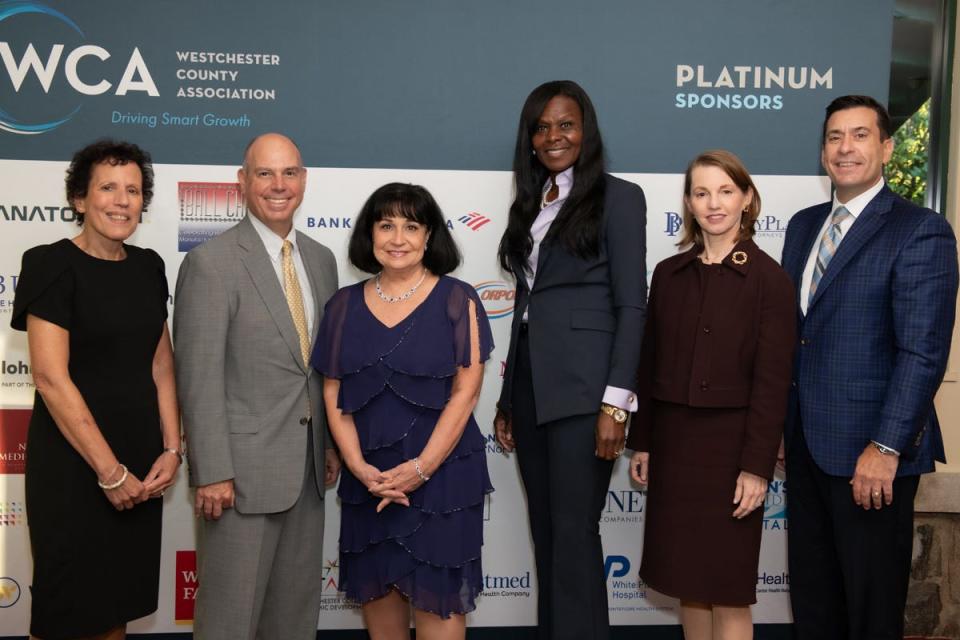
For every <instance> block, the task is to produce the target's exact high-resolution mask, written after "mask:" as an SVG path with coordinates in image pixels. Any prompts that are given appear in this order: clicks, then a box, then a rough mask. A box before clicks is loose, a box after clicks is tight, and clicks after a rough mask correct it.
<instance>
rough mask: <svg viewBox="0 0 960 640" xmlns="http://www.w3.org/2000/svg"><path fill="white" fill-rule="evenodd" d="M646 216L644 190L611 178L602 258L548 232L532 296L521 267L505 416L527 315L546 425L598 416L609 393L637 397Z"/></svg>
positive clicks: (644, 292) (644, 305) (506, 374)
mask: <svg viewBox="0 0 960 640" xmlns="http://www.w3.org/2000/svg"><path fill="white" fill-rule="evenodd" d="M646 211H647V206H646V200H645V198H644V196H643V190H642V189H640V187H638V186H637V185H635V184H633V183H632V182H627V181H625V180H621V179H619V178H615V177H613V176H611V175H608V176H607V179H606V193H605V198H604V204H603V223H602V226H601V231H600V252H599V254H598V255H597V256H596V257H593V258H589V259H583V258H579V257H577V256H575V255H573V254H571V253H570V252H568V251H567V250H566V249H565V248H564V247H562V246H558V245H557V244H556V243H555V242H553V239H552V237H551V236H550V234H549V232H548V234H547V237H546V239H545V240H544V242H543V243H541V245H540V255H539V259H538V264H537V277H536V281H535V282H534V285H533V290H532V291H531V290H529V289H528V288H527V281H526V278H525V277H524V275H523V268H522V266H521V265H519V264H518V265H514V267H513V273H514V275H515V276H516V279H517V301H516V306H515V308H514V312H513V326H512V328H511V332H510V349H509V351H508V353H507V366H506V371H505V372H504V378H503V388H502V390H501V392H500V401H499V403H498V405H499V406H500V408H501V409H503V410H505V411H509V410H510V407H511V403H512V400H513V398H512V394H513V370H514V364H515V363H516V358H517V354H516V344H517V336H518V334H519V331H520V322H521V318H522V317H523V312H524V310H525V309H529V310H530V314H529V316H530V317H529V326H530V336H529V340H530V364H531V367H532V369H533V388H534V396H535V399H536V406H537V421H538V422H539V423H540V424H544V423H546V422H552V421H554V420H559V419H561V418H567V417H570V416H576V415H585V414H588V413H597V412H598V411H599V410H600V402H601V400H602V398H603V392H604V389H605V388H606V387H607V386H608V385H609V386H613V387H619V388H621V389H629V390H631V391H635V390H636V387H637V366H638V364H639V362H640V342H641V338H642V336H643V322H644V319H645V318H646V308H647V273H646Z"/></svg>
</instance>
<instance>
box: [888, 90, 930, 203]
mask: <svg viewBox="0 0 960 640" xmlns="http://www.w3.org/2000/svg"><path fill="white" fill-rule="evenodd" d="M929 143H930V100H929V99H928V100H927V101H926V102H924V103H923V104H922V105H920V108H919V109H917V111H916V113H914V114H913V115H912V116H910V118H909V119H908V120H907V121H906V122H904V123H903V125H902V126H901V127H900V128H899V129H897V131H896V133H894V134H893V156H892V157H891V158H890V162H889V163H888V164H887V166H886V176H887V184H889V185H890V188H891V189H893V190H894V191H895V192H896V193H899V194H900V195H901V196H903V197H904V198H906V199H907V200H911V201H913V202H914V203H916V204H919V205H922V204H923V198H924V195H925V194H926V192H927V155H928V153H929Z"/></svg>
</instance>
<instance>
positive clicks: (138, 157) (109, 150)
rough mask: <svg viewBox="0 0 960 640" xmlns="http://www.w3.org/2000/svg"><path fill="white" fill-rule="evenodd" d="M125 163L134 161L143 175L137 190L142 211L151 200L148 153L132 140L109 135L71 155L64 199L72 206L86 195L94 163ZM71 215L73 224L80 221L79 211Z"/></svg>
mask: <svg viewBox="0 0 960 640" xmlns="http://www.w3.org/2000/svg"><path fill="white" fill-rule="evenodd" d="M129 162H133V163H134V164H136V165H137V166H138V167H139V168H140V175H141V176H143V184H142V185H141V189H140V192H141V193H142V194H143V210H144V211H146V210H147V207H148V206H150V201H151V200H152V199H153V164H152V161H151V160H150V154H149V153H147V152H146V151H144V150H143V149H141V148H140V147H138V146H137V145H135V144H133V143H132V142H124V141H122V140H111V139H109V138H102V139H100V140H97V141H96V142H94V143H92V144H88V145H87V146H85V147H84V148H83V149H80V150H79V151H77V152H76V153H74V154H73V159H72V160H70V166H69V167H68V168H67V179H66V186H67V202H68V203H69V204H70V206H71V207H72V206H73V203H74V201H75V200H77V199H78V198H86V197H87V189H88V188H89V187H90V178H91V176H92V174H93V167H94V165H98V164H104V163H106V164H110V165H113V166H117V165H118V164H127V163H129ZM75 214H76V217H77V224H83V214H82V213H80V212H79V211H76V212H75Z"/></svg>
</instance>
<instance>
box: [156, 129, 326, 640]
mask: <svg viewBox="0 0 960 640" xmlns="http://www.w3.org/2000/svg"><path fill="white" fill-rule="evenodd" d="M237 179H238V181H239V182H240V185H241V189H242V191H243V194H244V197H245V199H246V202H247V209H248V215H247V216H246V217H245V218H244V219H243V220H242V221H240V223H239V224H237V225H236V226H234V227H232V228H231V229H229V230H227V231H225V232H224V233H223V234H221V235H220V236H218V237H216V238H213V239H211V240H209V241H208V242H206V243H205V244H203V245H201V246H199V247H197V248H195V249H193V250H192V251H190V253H188V254H187V256H186V257H185V258H184V261H183V264H182V265H181V267H180V275H179V277H178V278H177V291H176V310H175V314H174V319H173V326H174V338H175V339H174V344H175V347H176V368H177V382H178V384H177V389H178V395H179V398H180V406H181V408H182V410H183V426H184V430H185V432H186V436H187V450H188V456H189V461H190V485H191V486H193V487H196V499H195V510H196V514H197V516H198V517H202V519H201V520H200V532H199V544H198V554H197V568H198V574H199V575H198V577H199V581H200V590H199V593H198V595H197V601H196V615H195V621H194V633H195V636H196V637H197V638H198V639H201V640H214V639H221V638H222V639H223V640H245V639H248V640H254V638H258V639H262V640H273V639H275V638H284V639H294V640H296V639H300V640H306V639H307V638H309V639H311V640H313V639H314V638H315V637H316V629H317V618H318V615H319V611H320V594H321V588H322V579H321V571H322V566H323V555H322V549H321V547H322V543H323V492H324V484H325V483H326V484H332V483H333V482H334V481H335V480H336V477H337V474H338V473H339V462H338V459H337V456H336V453H335V452H334V451H333V450H332V449H329V448H326V447H325V444H327V443H329V440H328V437H329V436H328V435H327V429H326V421H325V418H324V412H323V397H322V388H321V386H322V377H321V376H320V375H318V374H316V373H315V372H313V371H312V368H311V367H310V365H309V355H310V350H311V347H312V342H313V336H314V335H316V328H317V326H318V325H319V322H320V317H321V314H322V313H323V307H324V304H325V303H326V301H327V299H328V298H329V297H330V296H331V295H332V294H333V293H334V291H336V289H337V268H336V262H335V260H334V257H333V254H332V253H331V252H330V250H329V249H327V248H326V247H324V246H323V245H321V244H319V243H317V242H315V241H314V240H311V239H310V238H308V237H307V236H305V235H304V234H301V233H299V232H297V231H295V230H294V229H293V216H294V214H295V213H296V211H297V209H298V207H299V206H300V203H301V202H302V201H303V191H304V187H305V186H306V169H304V167H303V161H302V160H301V157H300V151H299V150H298V149H297V147H296V145H295V144H294V143H293V142H292V141H291V140H290V139H289V138H286V137H285V136H282V135H279V134H273V133H270V134H265V135H262V136H260V137H258V138H256V139H254V140H253V142H251V143H250V145H249V146H248V147H247V151H246V154H245V156H244V161H243V167H242V168H241V169H240V170H239V171H238V172H237Z"/></svg>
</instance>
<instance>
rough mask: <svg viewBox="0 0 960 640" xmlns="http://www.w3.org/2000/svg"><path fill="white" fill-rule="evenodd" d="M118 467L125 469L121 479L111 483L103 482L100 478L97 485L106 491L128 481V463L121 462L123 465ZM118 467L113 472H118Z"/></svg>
mask: <svg viewBox="0 0 960 640" xmlns="http://www.w3.org/2000/svg"><path fill="white" fill-rule="evenodd" d="M117 469H123V474H122V475H121V476H120V479H119V480H117V481H116V482H114V483H111V484H106V483H104V482H102V481H100V480H97V485H98V486H99V487H100V488H101V489H103V490H104V491H109V490H111V489H116V488H117V487H119V486H120V485H122V484H123V483H124V482H126V481H127V467H126V465H124V464H121V465H119V466H118V467H117ZM117 469H114V470H113V473H116V472H117ZM113 473H111V474H110V475H111V476H112V475H113Z"/></svg>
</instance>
